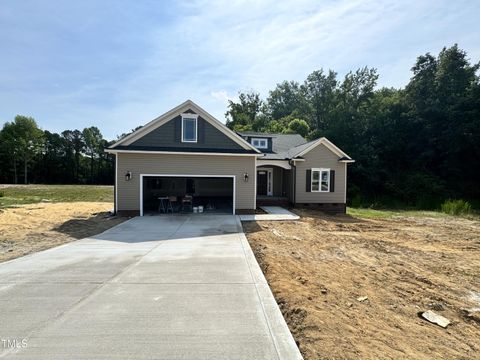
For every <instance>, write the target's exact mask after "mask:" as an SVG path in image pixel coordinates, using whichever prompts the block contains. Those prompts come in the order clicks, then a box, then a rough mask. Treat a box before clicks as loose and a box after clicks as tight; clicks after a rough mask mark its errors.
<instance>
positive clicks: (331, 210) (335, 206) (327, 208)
mask: <svg viewBox="0 0 480 360" xmlns="http://www.w3.org/2000/svg"><path fill="white" fill-rule="evenodd" d="M295 207H304V208H310V209H315V210H320V211H323V212H325V213H327V214H345V213H346V212H347V206H346V204H342V203H330V204H327V203H322V204H298V203H297V204H295Z"/></svg>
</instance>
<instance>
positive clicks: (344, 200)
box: [343, 163, 348, 206]
mask: <svg viewBox="0 0 480 360" xmlns="http://www.w3.org/2000/svg"><path fill="white" fill-rule="evenodd" d="M347 169H348V166H347V163H345V192H344V199H343V202H344V203H345V206H347Z"/></svg>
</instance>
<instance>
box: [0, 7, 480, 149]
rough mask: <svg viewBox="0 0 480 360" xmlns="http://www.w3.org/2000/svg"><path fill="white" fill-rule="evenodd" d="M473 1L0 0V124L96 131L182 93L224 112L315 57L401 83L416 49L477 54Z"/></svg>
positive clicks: (135, 120)
mask: <svg viewBox="0 0 480 360" xmlns="http://www.w3.org/2000/svg"><path fill="white" fill-rule="evenodd" d="M479 18H480V2H479V1H473V0H470V1H451V0H449V1H443V0H425V1H422V0H416V1H410V0H405V1H379V0H362V1H355V0H352V1H320V0H312V1H310V0H294V1H278V0H272V1H240V0H231V1H225V2H220V1H202V0H200V1H185V2H183V1H174V2H173V1H172V2H166V1H148V0H141V1H133V0H132V1H121V0H115V1H107V0H102V1H98V0H94V1H90V0H82V1H73V0H71V1H67V0H65V1H53V0H52V1H42V0H36V1H26V0H22V1H18V0H3V1H1V3H0V53H1V55H0V123H3V122H5V121H11V120H13V118H14V116H15V115H16V114H22V115H28V116H33V117H34V118H35V119H36V120H37V122H38V123H39V125H40V126H41V127H42V128H43V129H47V130H50V131H57V132H59V131H62V130H65V129H75V128H78V129H82V128H84V127H86V126H91V125H95V126H98V127H99V128H100V130H101V131H102V132H103V134H104V136H105V137H106V138H108V139H113V138H115V137H116V135H118V134H121V133H123V132H126V131H128V130H129V129H131V128H134V127H135V126H138V125H141V124H144V123H146V122H148V121H150V120H151V119H153V118H155V117H156V116H158V115H160V114H162V113H163V112H165V111H167V110H169V109H170V108H172V107H174V106H176V105H178V104H179V103H181V102H183V101H184V100H186V99H188V98H190V99H192V100H193V101H195V102H197V103H198V104H199V105H200V106H202V107H203V108H205V109H206V110H207V111H209V112H210V113H212V114H213V115H214V116H216V117H217V118H218V119H219V120H221V121H224V113H225V111H226V106H227V100H228V99H232V98H235V96H236V94H237V92H238V91H239V90H249V89H253V90H256V91H259V92H260V93H261V94H262V96H266V95H267V94H268V90H270V89H272V88H273V87H274V86H275V84H276V83H278V82H281V81H282V80H297V81H303V80H304V79H305V77H306V76H307V75H308V74H309V73H310V72H312V71H313V70H317V69H319V68H324V69H329V68H330V69H333V70H335V71H337V72H338V73H339V75H340V76H343V75H344V74H345V73H346V72H348V71H349V70H355V69H357V68H359V67H362V66H365V65H367V66H369V67H376V68H377V69H378V70H379V73H380V80H379V85H380V86H394V87H400V86H404V85H405V84H406V83H407V82H408V80H409V78H410V75H411V74H410V68H411V67H412V65H413V63H414V62H415V59H416V57H417V56H418V55H420V54H424V53H426V52H431V53H434V54H437V53H438V51H439V50H441V48H442V47H443V46H450V45H453V44H454V43H458V44H459V46H460V47H461V48H462V49H464V50H466V51H467V52H468V54H469V57H470V58H471V60H472V61H475V62H476V61H479V60H480V26H479V24H478V19H479Z"/></svg>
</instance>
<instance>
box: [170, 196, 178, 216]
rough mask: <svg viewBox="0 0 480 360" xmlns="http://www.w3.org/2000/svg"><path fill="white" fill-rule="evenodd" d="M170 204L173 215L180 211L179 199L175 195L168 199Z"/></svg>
mask: <svg viewBox="0 0 480 360" xmlns="http://www.w3.org/2000/svg"><path fill="white" fill-rule="evenodd" d="M168 202H169V203H170V207H171V208H172V213H173V212H174V211H178V197H177V196H175V195H172V196H169V197H168Z"/></svg>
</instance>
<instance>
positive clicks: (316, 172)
mask: <svg viewBox="0 0 480 360" xmlns="http://www.w3.org/2000/svg"><path fill="white" fill-rule="evenodd" d="M312 191H314V192H329V191H330V169H312Z"/></svg>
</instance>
